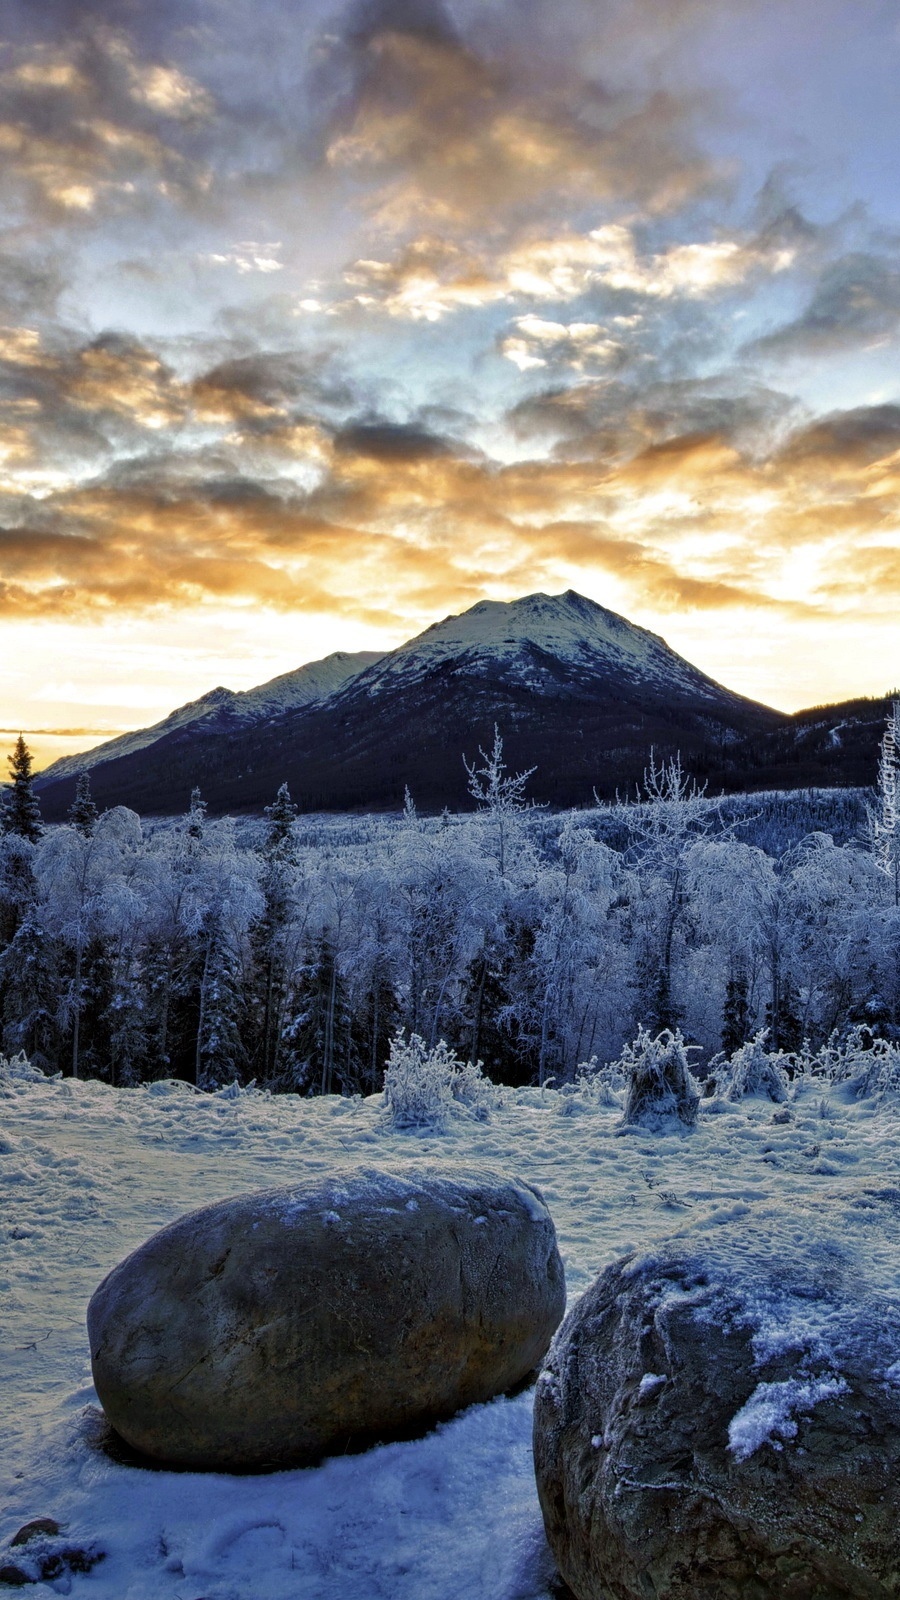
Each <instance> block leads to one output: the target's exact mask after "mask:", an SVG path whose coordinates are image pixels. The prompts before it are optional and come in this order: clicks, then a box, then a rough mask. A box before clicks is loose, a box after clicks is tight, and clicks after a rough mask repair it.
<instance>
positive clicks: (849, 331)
mask: <svg viewBox="0 0 900 1600" xmlns="http://www.w3.org/2000/svg"><path fill="white" fill-rule="evenodd" d="M898 327H900V266H898V263H897V259H896V256H895V255H894V256H891V257H885V256H878V255H868V254H864V253H862V252H858V253H855V254H853V255H847V256H842V257H841V258H840V260H838V261H834V262H831V263H830V264H829V265H828V266H826V268H825V269H824V271H823V273H822V275H821V278H820V279H819V282H818V284H817V286H816V289H815V292H814V294H813V296H812V299H811V300H810V302H809V304H808V305H807V307H806V309H805V310H804V311H803V312H802V313H801V315H800V316H799V317H797V318H796V319H795V320H794V321H793V322H789V323H787V324H785V326H784V327H781V328H776V329H775V330H774V332H772V333H770V334H766V335H765V336H764V337H763V338H761V339H757V340H755V341H754V343H753V344H752V345H751V346H750V348H751V349H752V350H755V351H758V352H760V353H761V354H764V355H775V356H803V355H819V354H826V353H828V352H830V351H834V350H842V349H845V350H852V349H858V348H860V347H864V346H865V345H867V344H871V343H872V342H874V341H877V340H879V339H884V338H887V337H889V336H891V335H892V334H894V333H896V331H897V329H898Z"/></svg>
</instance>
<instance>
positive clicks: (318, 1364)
mask: <svg viewBox="0 0 900 1600" xmlns="http://www.w3.org/2000/svg"><path fill="white" fill-rule="evenodd" d="M564 1306H565V1285H564V1276H563V1268H562V1262H561V1260H560V1257H559V1252H558V1250H557V1246H556V1235H555V1231H554V1227H553V1222H552V1219H551V1217H550V1213H549V1212H548V1210H547V1208H546V1206H545V1204H544V1202H543V1199H542V1197H541V1195H540V1193H539V1191H538V1190H536V1189H533V1188H532V1187H531V1186H530V1185H528V1184H526V1183H523V1182H520V1181H519V1180H517V1179H511V1178H508V1177H503V1176H500V1175H498V1174H496V1173H486V1172H484V1171H467V1170H465V1169H459V1168H454V1169H453V1170H452V1172H448V1173H446V1174H443V1173H440V1172H438V1173H435V1172H434V1171H433V1170H432V1171H429V1172H427V1173H422V1174H419V1173H403V1174H397V1173H396V1172H386V1171H363V1172H359V1171H355V1172H353V1173H347V1174H343V1175H339V1176H337V1177H334V1178H331V1179H327V1180H321V1179H315V1180H308V1181H305V1182H300V1183H296V1184H292V1185H290V1186H288V1187H285V1188H279V1189H268V1190H263V1191H260V1192H257V1193H255V1194H247V1195H240V1196H237V1197H235V1198H233V1199H229V1200H224V1201H221V1202H219V1203H218V1204H216V1205H211V1206H207V1207H204V1208H203V1209H202V1210H200V1211H194V1212H191V1213H190V1214H188V1215H187V1216H184V1217H181V1218H179V1219H178V1221H176V1222H174V1223H172V1224H171V1225H170V1226H169V1227H167V1228H164V1229H163V1230H162V1231H161V1232H160V1233H157V1234H155V1235H154V1236H153V1237H152V1238H151V1239H149V1240H148V1241H147V1242H146V1244H144V1245H142V1246H141V1247H140V1249H138V1250H136V1251H135V1252H134V1254H133V1255H131V1256H129V1257H128V1258H127V1259H126V1260H125V1261H123V1262H122V1263H121V1264H120V1265H119V1266H118V1267H116V1268H115V1269H114V1270H113V1271H112V1272H111V1273H110V1274H109V1275H108V1277H107V1278H105V1279H104V1281H103V1283H101V1285H100V1287H99V1288H98V1289H97V1290H96V1292H95V1294H94V1296H93V1298H92V1300H91V1303H90V1306H89V1307H88V1337H89V1340H90V1348H91V1362H92V1366H93V1373H94V1383H95V1386H96V1389H97V1393H98V1395H99V1397H100V1401H101V1403H102V1405H103V1408H104V1410H105V1412H106V1415H107V1418H108V1420H109V1422H110V1423H111V1424H112V1426H113V1428H114V1429H115V1430H116V1432H117V1433H118V1434H120V1435H121V1437H122V1438H124V1439H125V1440H126V1442H127V1443H128V1444H129V1445H131V1446H132V1448H133V1449H135V1450H137V1451H139V1452H140V1453H141V1454H143V1455H146V1456H148V1457H151V1458H153V1459H154V1460H157V1461H160V1462H165V1463H167V1464H169V1465H173V1466H182V1467H190V1468H195V1469H203V1470H219V1471H260V1470H267V1469H274V1468H278V1467H283V1466H288V1465H294V1464H303V1463H305V1462H311V1461H315V1460H317V1459H319V1458H320V1457H321V1456H323V1455H325V1454H328V1453H331V1452H334V1451H336V1450H342V1449H345V1448H347V1447H348V1446H355V1445H357V1444H364V1443H366V1442H371V1441H375V1440H377V1439H380V1438H385V1437H391V1436H392V1435H395V1434H397V1433H399V1432H403V1431H406V1430H414V1429H417V1428H420V1427H423V1426H427V1425H428V1424H429V1423H431V1422H434V1421H437V1420H439V1419H441V1418H445V1417H448V1416H451V1415H452V1414H453V1412H454V1411H457V1410H459V1409H460V1408H461V1407H463V1406H467V1405H471V1404H473V1403H474V1402H476V1401H484V1400H487V1399H490V1398H491V1396H493V1395H495V1394H498V1393H502V1392H505V1391H506V1390H508V1389H511V1388H513V1387H514V1386H515V1385H516V1384H518V1383H520V1382H521V1381H522V1380H523V1379H524V1378H526V1377H527V1376H528V1374H529V1373H530V1372H532V1371H533V1370H534V1369H535V1368H536V1367H537V1366H538V1365H539V1363H540V1361H541V1360H542V1358H543V1356H544V1354H545V1353H546V1350H547V1347H548V1345H549V1343H550V1339H551V1337H552V1335H553V1332H554V1329H555V1328H556V1327H557V1325H558V1323H559V1320H560V1318H561V1316H562V1313H563V1310H564Z"/></svg>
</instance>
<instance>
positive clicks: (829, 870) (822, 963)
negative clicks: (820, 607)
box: [0, 706, 900, 1094]
mask: <svg viewBox="0 0 900 1600" xmlns="http://www.w3.org/2000/svg"><path fill="white" fill-rule="evenodd" d="M898 744H900V710H898V708H897V707H896V706H895V707H894V710H893V713H892V720H891V722H890V725H889V729H888V733H887V735H886V739H885V744H884V746H883V751H882V766H881V772H880V776H879V784H878V790H877V794H876V799H875V802H874V805H873V806H872V808H871V810H870V816H869V825H868V827H867V829H866V831H865V835H864V836H863V835H860V836H859V837H856V838H849V839H847V840H845V841H844V842H841V843H836V842H835V840H834V838H833V837H832V835H831V834H830V833H828V832H825V831H823V830H821V829H818V830H816V831H813V832H811V833H809V834H807V835H806V836H804V837H802V838H799V839H797V840H796V841H795V842H793V843H791V844H789V845H787V846H785V847H784V848H780V849H778V850H777V851H769V850H766V849H763V848H761V847H760V845H759V844H754V843H750V842H748V840H747V838H746V837H742V836H741V823H740V818H739V817H736V815H735V808H734V803H733V801H729V802H725V801H715V800H710V799H708V798H707V797H706V796H705V795H704V794H703V793H702V792H701V791H700V790H699V789H698V788H697V787H696V785H695V784H694V783H693V782H692V781H691V779H690V778H689V777H688V776H687V775H686V774H685V773H684V772H683V771H682V768H681V764H680V761H679V760H678V759H677V758H676V759H675V760H672V761H668V762H664V763H657V761H656V760H655V759H654V758H653V757H652V756H651V760H650V764H649V767H648V770H647V773H646V775H645V782H644V786H643V791H642V793H641V795H640V797H639V798H637V799H635V800H634V801H630V802H628V803H624V802H623V803H619V804H617V805H616V806H605V807H602V808H598V809H597V810H596V811H590V812H582V813H571V814H558V813H549V812H546V811H542V810H540V809H538V808H533V807H531V806H529V804H528V800H527V794H526V789H527V778H528V776H529V775H528V774H525V773H521V774H511V773H509V772H508V771H507V769H506V767H505V764H504V761H503V746H502V740H501V739H500V736H499V734H498V735H496V736H495V740H494V743H493V746H492V747H491V748H490V749H489V750H487V751H482V752H480V755H479V757H478V758H476V760H475V761H474V762H472V763H471V764H469V765H468V774H469V788H470V794H471V797H472V801H473V804H474V806H475V808H476V809H475V810H474V811H473V812H472V813H468V814H465V815H459V816H450V815H449V814H446V813H445V814H444V816H443V817H440V818H435V817H427V818H426V817H421V816H419V815H418V813H417V811H416V807H415V804H414V802H413V800H412V798H411V797H409V796H408V797H407V803H406V807H405V809H404V812H403V815H402V816H400V817H393V818H385V817H356V818H353V817H343V818H335V819H329V820H323V821H321V822H320V823H318V824H316V825H315V826H313V825H311V824H310V822H309V821H308V819H301V818H299V817H298V815H297V809H296V807H295V806H294V805H293V803H292V801H291V797H290V794H289V793H288V790H287V787H286V786H282V788H281V789H280V790H279V792H278V794H277V795H276V797H275V798H274V800H273V803H272V804H271V806H269V807H268V808H267V810H266V812H265V815H264V817H263V818H262V819H258V820H257V821H255V822H253V823H244V824H241V825H240V826H239V825H238V824H237V823H236V822H235V821H234V820H233V819H230V818H224V819H211V818H209V817H208V816H207V814H206V808H205V806H204V803H203V800H202V797H201V795H200V794H199V792H198V791H196V790H195V791H194V793H193V795H192V796H191V800H190V805H189V807H188V810H187V812H186V813H185V815H184V816H183V817H181V818H179V819H177V820H175V821H173V822H168V823H159V822H155V823H154V822H149V823H142V821H141V819H140V818H139V817H138V816H137V814H136V813H135V812H133V811H130V810H128V809H127V808H125V807H122V806H118V807H115V808H113V809H112V810H110V811H107V812H105V813H103V815H98V813H97V808H96V806H95V805H94V803H93V801H92V799H91V794H90V782H89V777H88V775H87V774H83V775H82V776H81V778H80V779H79V781H78V786H77V793H76V797H75V801H74V803H73V806H72V809H71V812H70V815H69V819H68V821H67V823H66V824H64V825H61V826H54V827H52V828H45V827H44V826H43V825H42V823H41V819H40V810H39V805H38V801H37V798H36V796H35V793H34V787H33V773H32V766H31V757H30V755H29V752H28V749H27V746H26V745H25V742H24V740H23V739H21V738H20V740H19V741H18V743H17V745H16V748H15V750H14V752H13V755H12V756H11V757H10V760H9V765H10V778H11V782H10V783H9V785H7V787H6V790H5V791H4V799H3V806H2V812H0V827H2V832H0V1029H2V1049H3V1051H4V1052H5V1053H6V1054H14V1053H16V1052H18V1051H20V1050H24V1051H25V1053H26V1054H27V1055H28V1057H29V1058H30V1059H31V1060H32V1061H33V1062H34V1063H36V1064H37V1065H39V1066H40V1067H41V1068H42V1069H43V1070H45V1071H47V1072H64V1073H72V1074H75V1075H91V1076H96V1077H100V1078H102V1079H105V1080H106V1081H108V1082H112V1083H116V1084H121V1085H131V1084H137V1083H140V1082H144V1081H147V1080H149V1079H153V1078H160V1077H180V1078H184V1079H187V1080H189V1081H191V1082H193V1083H196V1084H197V1085H198V1086H199V1087H201V1088H204V1087H205V1088H210V1087H214V1086H217V1085H222V1084H225V1083H228V1082H231V1081H234V1080H235V1079H237V1080H239V1081H242V1082H247V1081H251V1080H256V1081H257V1082H258V1083H260V1084H263V1085H265V1086H268V1087H270V1088H272V1089H277V1090H293V1091H298V1092H300V1093H304V1094H314V1093H330V1092H343V1093H354V1092H361V1093H369V1092H372V1091H374V1090H377V1089H378V1088H379V1087H380V1086H381V1083H382V1080H383V1073H384V1067H385V1062H386V1060H387V1057H388V1053H389V1049H390V1044H391V1040H392V1039H394V1038H395V1037H396V1036H397V1035H398V1034H399V1033H401V1032H403V1033H405V1034H406V1035H407V1036H409V1035H412V1034H416V1035H417V1036H419V1038H420V1039H422V1040H423V1041H424V1042H425V1044H426V1045H427V1046H429V1047H430V1046H433V1045H435V1044H436V1043H437V1042H438V1040H441V1039H444V1040H446V1041H447V1042H448V1044H449V1045H450V1046H451V1047H452V1049H453V1050H454V1051H455V1052H456V1054H457V1055H458V1056H459V1058H460V1059H462V1060H463V1061H471V1062H476V1061H481V1062H483V1064H484V1069H485V1071H486V1072H487V1073H488V1074H489V1076H491V1077H493V1078H494V1079H496V1080H497V1081H500V1082H507V1083H513V1084H524V1083H545V1082H547V1081H548V1080H549V1079H551V1078H552V1079H555V1080H556V1081H557V1082H561V1081H566V1080H570V1079H572V1078H573V1077H574V1075H575V1073H576V1071H577V1068H578V1066H579V1064H580V1063H582V1062H584V1061H590V1060H591V1059H592V1058H594V1059H597V1060H600V1061H604V1060H612V1059H614V1058H615V1057H616V1056H618V1054H619V1053H620V1051H621V1049H622V1047H623V1045H624V1044H625V1043H626V1042H627V1041H628V1040H630V1039H632V1038H633V1037H634V1036H635V1033H636V1031H637V1029H638V1027H639V1026H640V1027H644V1028H646V1029H649V1030H650V1032H651V1034H657V1033H659V1032H661V1031H662V1030H664V1029H667V1028H671V1029H675V1028H680V1029H681V1030H682V1032H683V1034H684V1036H685V1038H687V1039H688V1040H690V1041H692V1042H695V1043H696V1044H697V1045H698V1046H699V1047H700V1056H699V1060H700V1062H701V1064H702V1061H703V1059H704V1056H705V1057H706V1058H708V1057H709V1056H710V1055H712V1054H713V1053H714V1052H715V1051H716V1050H718V1049H720V1048H724V1049H726V1050H728V1051H729V1052H731V1051H733V1050H735V1049H736V1048H738V1047H739V1046H740V1045H741V1044H743V1043H744V1042H745V1041H746V1040H748V1039H749V1038H751V1037H752V1036H753V1035H754V1034H755V1033H757V1032H758V1031H759V1029H760V1028H767V1029H768V1030H769V1033H768V1038H769V1044H770V1047H771V1048H772V1049H777V1050H784V1051H788V1052H790V1051H792V1050H798V1049H800V1047H801V1045H802V1044H803V1042H804V1040H806V1041H808V1042H809V1043H810V1044H812V1045H813V1046H816V1045H818V1044H820V1043H822V1042H824V1041H825V1040H827V1039H829V1038H831V1037H833V1036H835V1035H840V1033H841V1032H842V1030H843V1031H846V1030H848V1029H850V1028H851V1027H853V1026H854V1025H859V1024H861V1023H862V1024H865V1025H866V1026H867V1027H868V1028H869V1029H871V1031H872V1033H873V1036H877V1035H878V1034H881V1035H882V1036H883V1037H887V1038H896V1037H900V808H898V804H897V801H898V796H900V775H898V755H897V749H898ZM785 798H786V803H789V801H790V797H785ZM751 804H752V803H751ZM749 815H750V818H751V820H752V811H751V812H750V813H749ZM743 831H744V833H745V834H746V833H747V831H748V830H747V828H746V827H744V830H743ZM751 831H752V830H751Z"/></svg>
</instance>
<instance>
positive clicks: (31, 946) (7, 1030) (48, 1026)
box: [0, 907, 60, 1072]
mask: <svg viewBox="0 0 900 1600" xmlns="http://www.w3.org/2000/svg"><path fill="white" fill-rule="evenodd" d="M58 993H59V973H58V971H57V962H56V951H55V949H54V946H53V941H52V939H51V938H50V937H49V935H48V933H47V931H46V929H45V927H44V925H43V923H42V921H41V918H40V916H39V915H38V912H37V909H36V908H35V907H32V908H31V909H30V910H29V911H27V912H26V914H25V917H24V918H23V921H22V923H21V925H20V927H19V929H18V931H17V933H16V936H15V938H14V939H13V941H12V943H11V944H9V945H7V947H6V949H5V950H4V951H3V954H2V956H0V1004H2V1015H3V1050H4V1053H5V1054H6V1055H16V1054H17V1052H18V1051H19V1050H24V1051H25V1054H26V1055H27V1056H28V1059H29V1060H30V1061H31V1062H33V1064H34V1065H35V1066H38V1067H42V1068H43V1070H44V1071H45V1072H52V1071H54V1069H55V1068H56V1065H57V1057H58V1054H59V1043H60V1041H59V1027H58V1018H57V1011H58Z"/></svg>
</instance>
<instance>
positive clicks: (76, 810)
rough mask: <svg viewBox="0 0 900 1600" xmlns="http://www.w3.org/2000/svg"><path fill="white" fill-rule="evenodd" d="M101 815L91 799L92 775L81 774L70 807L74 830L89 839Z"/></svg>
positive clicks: (77, 779)
mask: <svg viewBox="0 0 900 1600" xmlns="http://www.w3.org/2000/svg"><path fill="white" fill-rule="evenodd" d="M99 814H100V813H99V812H98V810H97V807H96V806H95V804H94V802H93V800H92V798H91V775H90V773H89V772H79V774H78V777H77V778H76V779H75V798H74V800H73V801H72V804H71V806H70V807H69V821H70V823H71V824H72V827H73V828H77V829H78V832H79V833H83V834H84V837H85V838H86V839H89V838H90V837H91V834H92V833H93V831H94V829H95V828H96V826H97V818H98V816H99Z"/></svg>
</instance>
